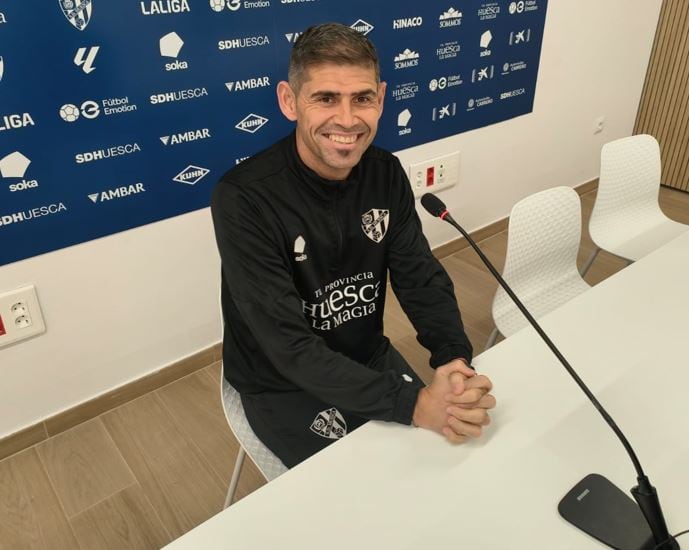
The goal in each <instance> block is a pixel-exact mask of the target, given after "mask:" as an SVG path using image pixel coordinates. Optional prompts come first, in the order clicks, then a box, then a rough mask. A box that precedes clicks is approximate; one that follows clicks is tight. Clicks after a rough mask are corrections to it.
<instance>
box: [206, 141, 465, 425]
mask: <svg viewBox="0 0 689 550" xmlns="http://www.w3.org/2000/svg"><path fill="white" fill-rule="evenodd" d="M211 211H212V215H213V222H214V225H215V233H216V239H217V242H218V248H219V250H220V256H221V259H222V297H221V299H222V308H223V317H224V323H225V332H224V348H223V361H224V372H225V376H226V378H227V380H228V381H229V382H230V383H231V384H232V385H233V386H234V387H235V388H237V390H238V391H239V392H240V393H260V392H264V391H290V390H295V389H297V388H301V389H303V390H305V391H307V392H309V393H311V394H312V395H314V396H316V397H318V398H319V399H321V400H322V401H324V402H325V403H328V404H331V405H333V406H335V407H339V408H341V409H343V410H345V411H349V412H351V413H354V414H357V415H359V416H362V417H364V418H369V419H378V420H389V421H396V422H400V423H404V424H410V423H411V418H412V413H413V411H414V405H415V404H416V397H417V393H418V386H417V385H415V384H410V383H408V382H405V379H404V378H403V377H402V376H400V374H399V373H400V372H404V371H405V370H406V369H407V368H408V366H407V365H406V363H405V362H404V359H402V357H401V356H400V355H399V354H398V353H396V351H395V350H394V349H393V348H392V346H391V345H390V342H389V340H388V339H387V338H386V337H385V336H384V335H383V309H384V304H385V289H386V281H387V274H388V270H389V273H390V281H391V284H392V288H393V290H394V292H395V294H396V296H397V298H398V299H399V301H400V304H401V305H402V307H403V309H404V311H405V313H406V314H407V315H408V317H409V318H410V320H411V322H412V324H413V325H414V328H415V329H416V331H417V333H418V336H417V338H418V340H419V342H420V343H421V344H422V345H423V346H424V347H426V348H427V349H428V350H430V351H431V354H432V355H431V361H430V362H431V366H433V367H437V366H440V365H442V364H444V363H446V362H448V361H450V360H452V359H455V358H461V357H463V358H466V359H467V360H469V361H471V353H472V349H471V344H470V343H469V340H468V339H467V337H466V334H465V333H464V330H463V326H462V321H461V318H460V314H459V309H458V307H457V301H456V299H455V295H454V289H453V286H452V282H451V280H450V278H449V277H448V275H447V273H446V272H445V270H444V269H443V268H442V266H441V265H440V264H439V263H438V261H437V260H436V259H435V258H434V257H433V255H432V253H431V251H430V248H429V246H428V242H427V241H426V239H425V237H424V236H423V233H422V231H421V223H420V221H419V218H418V215H417V213H416V210H415V207H414V197H413V194H412V192H411V187H410V185H409V182H408V180H407V177H406V175H405V173H404V171H403V170H402V167H401V165H400V163H399V161H398V160H397V158H396V157H394V156H393V155H392V154H390V153H388V152H385V151H383V150H381V149H378V148H377V147H373V146H371V147H369V149H368V150H367V151H366V152H365V153H364V155H363V156H362V158H361V161H360V163H359V164H358V165H357V166H356V167H355V168H354V169H353V170H352V172H351V174H350V177H349V179H348V180H346V181H337V182H335V181H326V180H324V179H322V178H321V177H319V176H318V175H316V174H315V173H314V172H313V171H312V170H310V169H309V168H307V167H306V165H304V164H303V162H302V161H301V160H300V158H299V156H298V154H297V150H296V142H295V136H294V133H292V134H291V135H290V136H288V137H287V138H285V139H283V140H281V141H279V142H278V143H276V144H275V145H273V146H272V147H270V148H269V149H266V150H265V151H263V152H261V153H259V154H257V155H256V156H254V157H252V158H250V159H248V160H246V161H244V162H242V163H241V164H239V165H238V166H236V167H234V168H233V169H232V170H230V171H229V172H227V173H226V174H225V175H224V176H223V177H222V179H221V180H220V182H219V183H218V185H217V187H216V188H215V190H214V192H213V198H212V201H211Z"/></svg>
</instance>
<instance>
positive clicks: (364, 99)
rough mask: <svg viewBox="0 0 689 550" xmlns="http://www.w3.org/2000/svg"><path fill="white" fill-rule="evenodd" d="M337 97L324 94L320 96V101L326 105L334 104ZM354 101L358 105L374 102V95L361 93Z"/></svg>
mask: <svg viewBox="0 0 689 550" xmlns="http://www.w3.org/2000/svg"><path fill="white" fill-rule="evenodd" d="M337 101H338V100H337V98H336V97H335V96H329V95H324V96H320V97H319V98H318V102H319V103H322V104H324V105H334V104H335V103H337ZM354 103H356V104H358V105H369V104H371V103H373V97H371V96H370V95H361V96H356V97H355V98H354Z"/></svg>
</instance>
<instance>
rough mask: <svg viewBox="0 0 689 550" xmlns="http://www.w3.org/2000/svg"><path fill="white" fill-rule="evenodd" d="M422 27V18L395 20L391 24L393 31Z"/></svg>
mask: <svg viewBox="0 0 689 550" xmlns="http://www.w3.org/2000/svg"><path fill="white" fill-rule="evenodd" d="M421 25H423V17H407V18H405V19H395V20H393V22H392V28H393V29H409V28H412V27H420V26H421Z"/></svg>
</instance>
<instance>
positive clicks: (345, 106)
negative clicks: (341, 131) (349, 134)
mask: <svg viewBox="0 0 689 550" xmlns="http://www.w3.org/2000/svg"><path fill="white" fill-rule="evenodd" d="M335 122H337V123H338V124H339V125H340V126H342V127H343V128H351V127H352V126H354V112H353V109H352V105H351V103H349V101H342V102H340V104H339V106H338V108H337V114H336V117H335Z"/></svg>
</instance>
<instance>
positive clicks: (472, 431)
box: [447, 416, 483, 438]
mask: <svg viewBox="0 0 689 550" xmlns="http://www.w3.org/2000/svg"><path fill="white" fill-rule="evenodd" d="M447 425H448V426H449V427H450V428H451V429H452V431H453V432H454V433H455V434H456V435H459V436H462V437H465V438H467V437H471V438H477V437H481V433H482V432H483V428H482V427H481V426H478V425H476V424H471V423H469V422H462V421H461V420H458V419H456V418H455V417H454V416H450V417H448V419H447Z"/></svg>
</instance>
